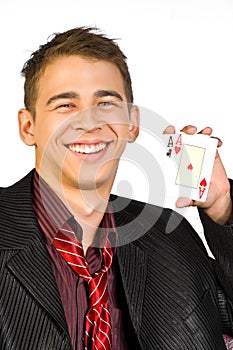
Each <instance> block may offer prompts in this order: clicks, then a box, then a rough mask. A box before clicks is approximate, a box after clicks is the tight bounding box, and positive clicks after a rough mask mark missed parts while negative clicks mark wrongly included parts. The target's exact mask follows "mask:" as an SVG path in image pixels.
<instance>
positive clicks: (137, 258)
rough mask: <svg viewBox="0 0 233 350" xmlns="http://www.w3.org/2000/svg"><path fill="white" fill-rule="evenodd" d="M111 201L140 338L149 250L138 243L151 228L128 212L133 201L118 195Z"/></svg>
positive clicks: (124, 279) (121, 263)
mask: <svg viewBox="0 0 233 350" xmlns="http://www.w3.org/2000/svg"><path fill="white" fill-rule="evenodd" d="M111 200H112V202H111V205H112V210H113V212H114V218H115V225H116V229H117V235H118V244H117V250H116V251H117V259H118V263H119V269H120V273H121V277H122V284H123V288H124V291H125V296H126V300H127V304H128V308H129V313H130V317H131V320H132V323H133V326H134V329H135V332H136V334H137V335H138V334H139V330H140V328H141V320H142V307H143V299H144V298H143V295H144V291H145V283H146V278H147V260H148V259H147V254H146V252H145V250H144V249H142V248H141V247H140V244H138V241H137V242H136V240H137V239H138V238H139V237H141V236H142V235H143V234H144V233H145V232H146V231H147V228H146V227H145V225H144V224H143V222H141V220H138V219H137V217H135V216H133V215H132V214H131V212H130V211H128V210H127V206H128V205H130V200H127V199H125V198H122V197H117V199H116V200H114V196H111ZM131 203H132V202H131ZM122 209H123V210H122ZM131 209H132V208H131Z"/></svg>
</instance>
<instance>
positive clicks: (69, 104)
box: [56, 102, 75, 109]
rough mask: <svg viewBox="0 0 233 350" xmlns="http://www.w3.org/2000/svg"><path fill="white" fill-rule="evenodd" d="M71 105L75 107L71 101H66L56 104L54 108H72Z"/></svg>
mask: <svg viewBox="0 0 233 350" xmlns="http://www.w3.org/2000/svg"><path fill="white" fill-rule="evenodd" d="M73 107H75V105H74V104H73V103H68V102H67V103H63V104H61V105H59V106H57V107H56V108H57V109H58V108H73Z"/></svg>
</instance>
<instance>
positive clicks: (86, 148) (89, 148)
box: [67, 142, 109, 154]
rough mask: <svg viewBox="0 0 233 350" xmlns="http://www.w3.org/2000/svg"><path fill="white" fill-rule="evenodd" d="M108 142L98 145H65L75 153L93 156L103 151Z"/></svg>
mask: <svg viewBox="0 0 233 350" xmlns="http://www.w3.org/2000/svg"><path fill="white" fill-rule="evenodd" d="M108 143H109V142H98V143H73V144H70V145H67V147H68V148H69V149H70V150H71V151H72V152H75V153H81V154H93V153H98V152H100V151H102V150H103V149H105V147H106V146H107V145H108Z"/></svg>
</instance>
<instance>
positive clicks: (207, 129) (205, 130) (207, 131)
mask: <svg viewBox="0 0 233 350" xmlns="http://www.w3.org/2000/svg"><path fill="white" fill-rule="evenodd" d="M212 132H213V129H212V128H210V127H209V126H207V127H205V128H203V129H202V130H201V131H199V132H198V134H203V135H211V134H212Z"/></svg>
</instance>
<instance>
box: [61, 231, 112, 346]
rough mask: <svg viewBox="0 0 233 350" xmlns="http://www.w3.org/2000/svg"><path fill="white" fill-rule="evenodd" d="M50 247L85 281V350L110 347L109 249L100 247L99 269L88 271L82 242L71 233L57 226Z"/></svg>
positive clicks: (110, 249) (110, 251) (110, 258)
mask: <svg viewBox="0 0 233 350" xmlns="http://www.w3.org/2000/svg"><path fill="white" fill-rule="evenodd" d="M54 246H55V248H56V249H57V250H58V252H59V253H60V254H61V255H62V256H63V257H64V259H65V260H66V261H67V263H68V264H69V265H70V266H71V267H72V268H73V269H74V271H75V272H77V273H78V274H79V275H80V276H81V277H82V278H83V279H84V280H85V281H87V283H88V292H89V303H90V307H89V310H88V312H87V315H86V322H85V336H84V341H85V350H100V349H101V350H102V349H104V350H105V349H106V350H110V349H111V319H110V313H109V304H108V290H107V270H108V269H109V267H110V266H111V263H112V256H113V252H112V248H111V247H107V246H105V247H104V248H103V265H102V268H101V270H99V271H98V272H96V273H94V274H93V275H91V274H90V272H89V268H88V264H87V262H86V259H85V258H84V253H83V247H82V244H81V243H80V242H79V241H78V239H77V237H76V236H75V234H74V232H73V231H71V230H70V227H69V228H68V229H61V230H60V231H59V232H58V233H57V235H56V236H55V239H54Z"/></svg>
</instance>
